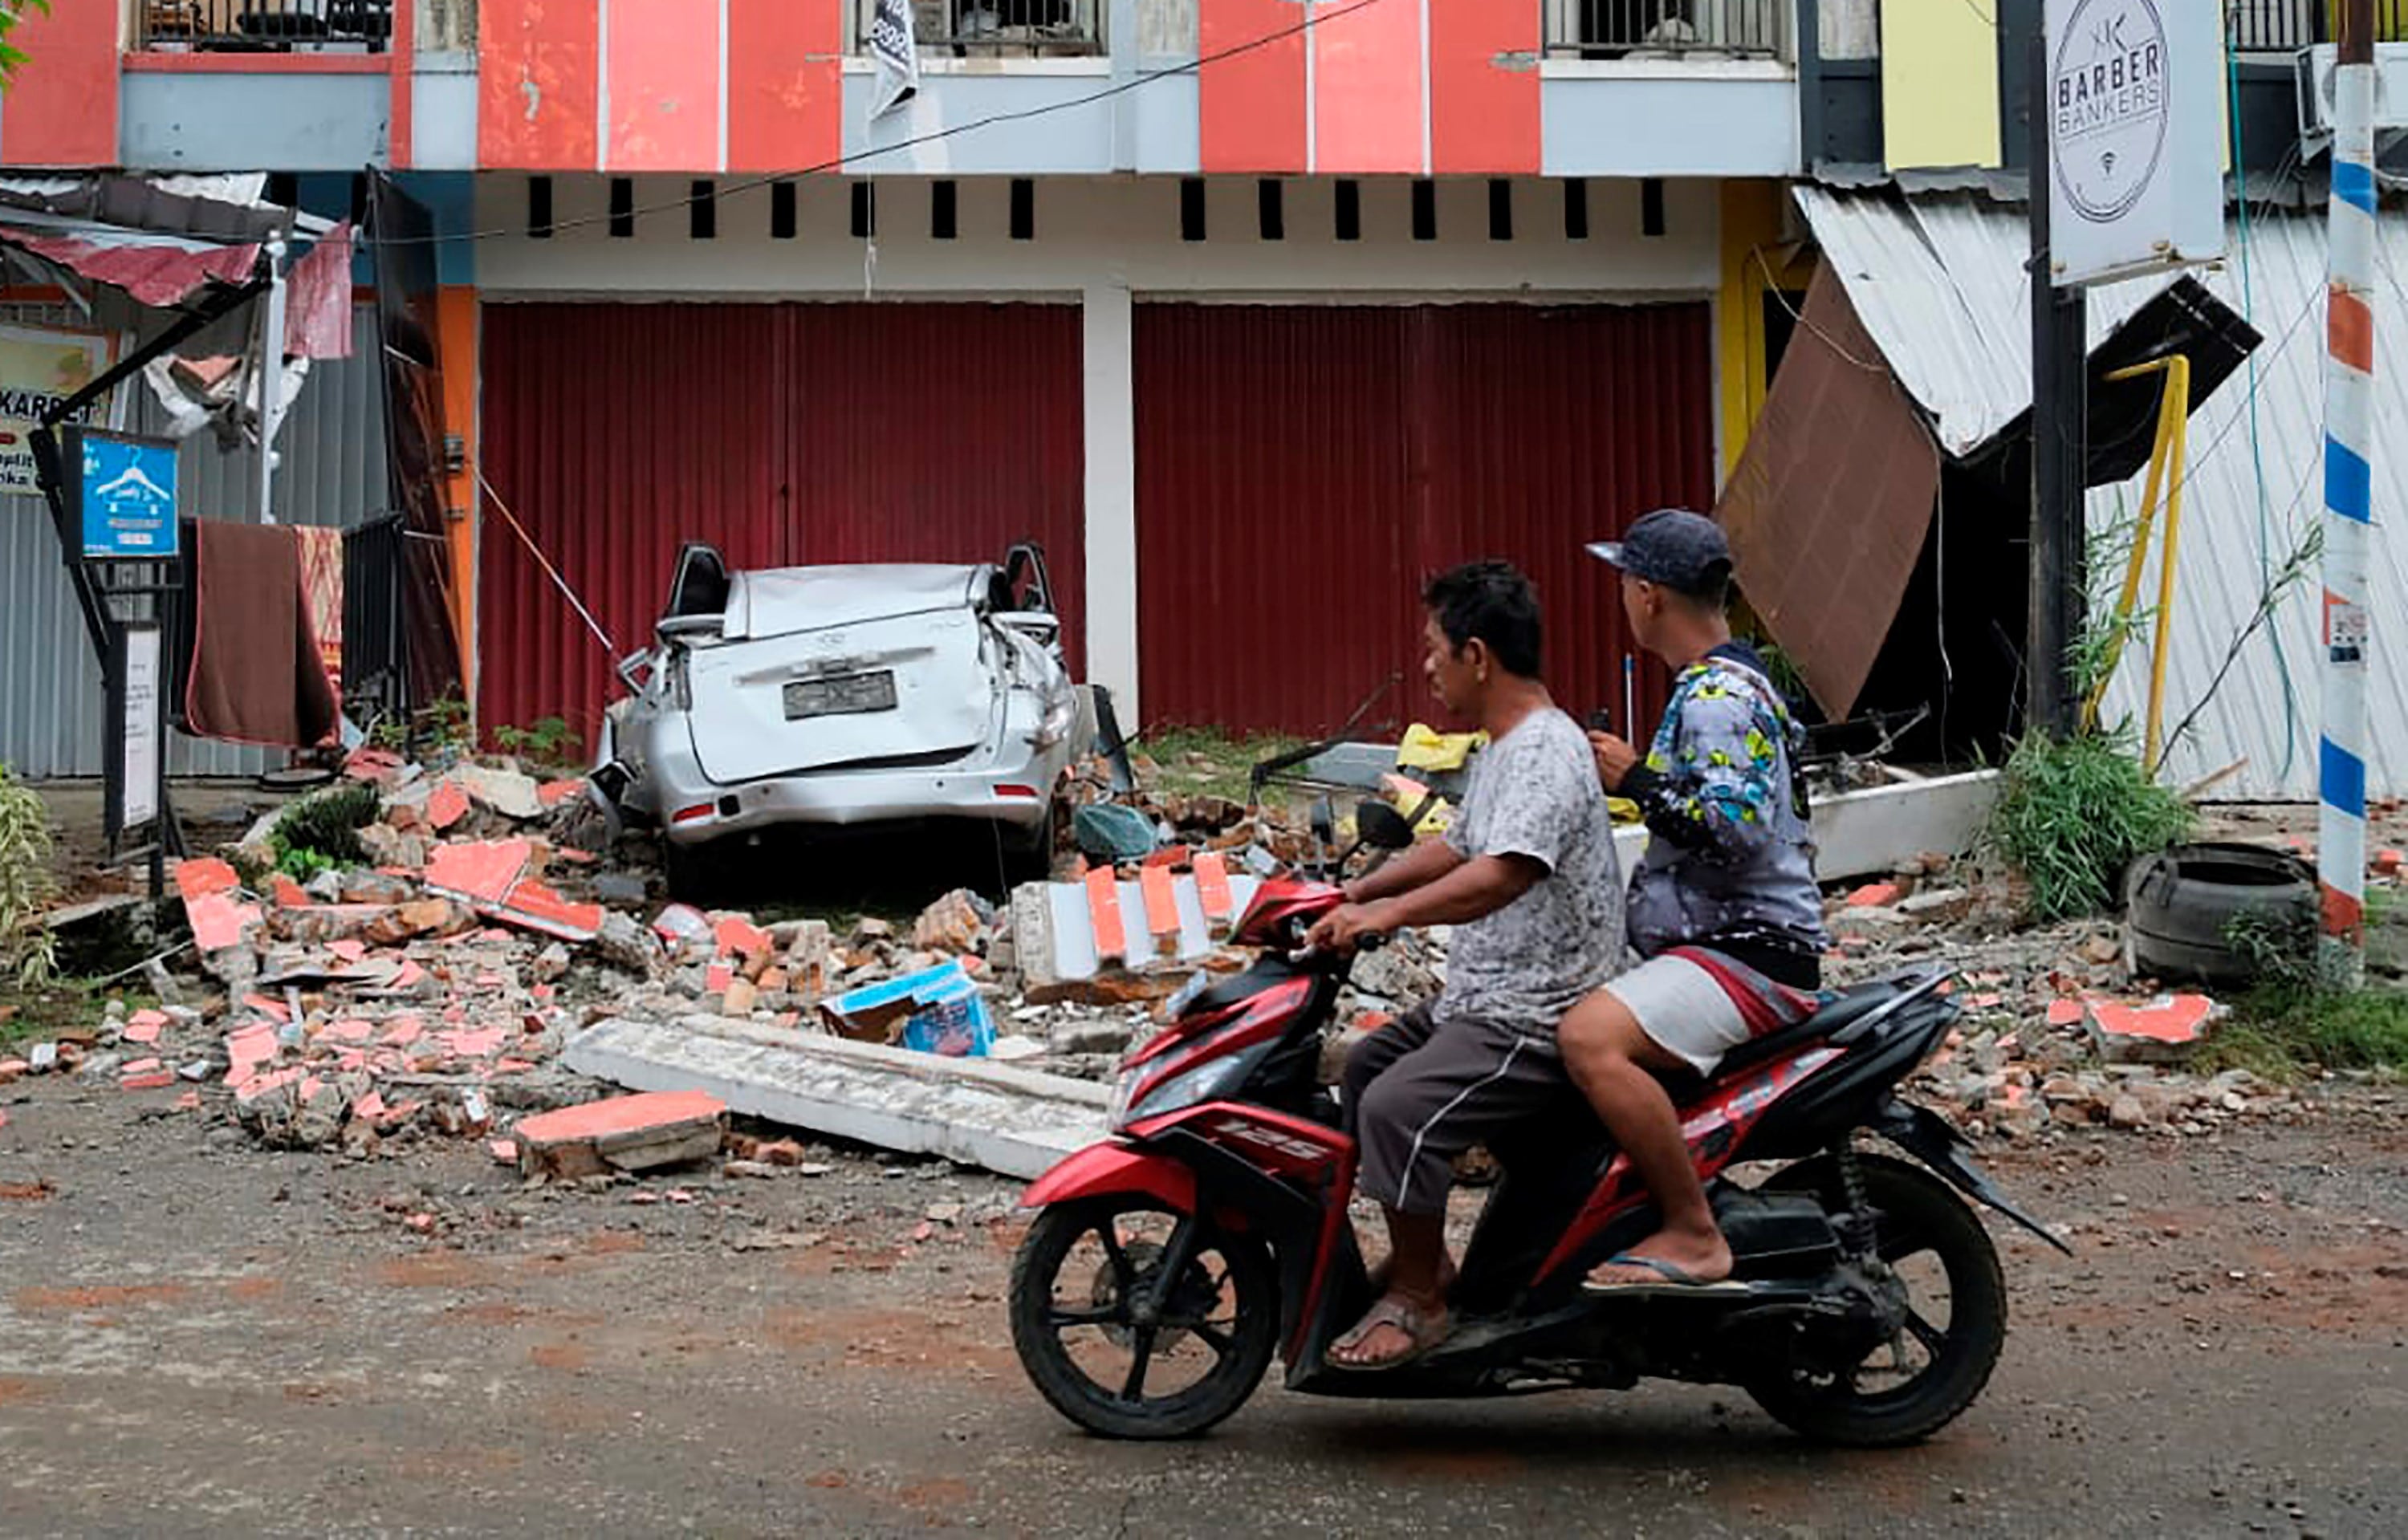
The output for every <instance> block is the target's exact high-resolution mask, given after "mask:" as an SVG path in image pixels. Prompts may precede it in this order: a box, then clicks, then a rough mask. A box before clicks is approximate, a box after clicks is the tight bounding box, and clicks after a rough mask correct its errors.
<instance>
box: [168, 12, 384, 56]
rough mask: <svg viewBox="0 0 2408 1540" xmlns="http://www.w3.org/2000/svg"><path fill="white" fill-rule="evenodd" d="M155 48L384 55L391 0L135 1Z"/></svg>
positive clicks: (181, 50)
mask: <svg viewBox="0 0 2408 1540" xmlns="http://www.w3.org/2000/svg"><path fill="white" fill-rule="evenodd" d="M134 25H135V33H136V47H138V48H141V49H144V50H149V51H151V52H163V51H167V52H194V53H294V52H301V53H382V52H383V51H384V50H386V48H387V47H389V46H390V45H391V42H392V39H393V0H135V7H134Z"/></svg>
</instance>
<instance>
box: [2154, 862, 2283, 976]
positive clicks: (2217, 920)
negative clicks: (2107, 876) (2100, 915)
mask: <svg viewBox="0 0 2408 1540" xmlns="http://www.w3.org/2000/svg"><path fill="white" fill-rule="evenodd" d="M2239 874H2246V875H2247V878H2248V880H2243V881H2236V880H2232V878H2233V877H2235V876H2236V875H2239ZM2124 901H2125V920H2124V926H2125V932H2124V934H2125V962H2126V963H2127V964H2128V966H2129V967H2130V968H2131V969H2132V971H2133V972H2135V973H2139V974H2146V975H2151V976H2154V977H2158V978H2167V979H2196V980H2200V981H2202V982H2205V983H2209V984H2243V983H2247V982H2249V981H2250V980H2252V979H2253V978H2254V977H2256V976H2257V957H2256V956H2254V955H2253V954H2252V953H2251V951H2250V950H2249V949H2247V948H2236V947H2235V946H2234V945H2233V935H2234V928H2235V926H2236V925H2250V924H2254V925H2257V926H2258V927H2261V928H2262V929H2263V930H2264V931H2265V932H2266V933H2267V934H2268V937H2269V939H2272V938H2273V937H2274V936H2275V935H2278V934H2281V933H2283V932H2284V931H2286V930H2289V931H2291V932H2292V933H2294V934H2298V935H2300V936H2301V937H2305V936H2309V935H2312V934H2314V932H2315V923H2316V914H2317V893H2316V875H2315V868H2313V867H2311V866H2309V865H2308V864H2307V863H2305V862H2303V861H2301V860H2300V859H2299V858H2298V857H2296V856H2293V855H2289V854H2287V853H2286V852H2284V851H2281V850H2271V849H2267V848H2263V847H2261V846H2254V845H2218V844H2210V845H2178V846H2176V847H2174V848H2172V849H2171V850H2165V851H2162V852H2160V853H2158V854H2157V855H2154V856H2144V857H2143V858H2142V859H2141V860H2139V861H2136V862H2134V863H2132V867H2131V870H2130V871H2129V872H2128V873H2127V874H2126V875H2125V879H2124Z"/></svg>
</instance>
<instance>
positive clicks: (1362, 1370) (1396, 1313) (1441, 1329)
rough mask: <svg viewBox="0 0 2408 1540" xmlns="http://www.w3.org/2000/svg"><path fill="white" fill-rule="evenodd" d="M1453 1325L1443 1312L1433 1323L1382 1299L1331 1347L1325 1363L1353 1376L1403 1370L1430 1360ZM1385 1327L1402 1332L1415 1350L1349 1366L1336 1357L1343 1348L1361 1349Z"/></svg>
mask: <svg viewBox="0 0 2408 1540" xmlns="http://www.w3.org/2000/svg"><path fill="white" fill-rule="evenodd" d="M1453 1325H1454V1323H1453V1322H1452V1321H1451V1320H1449V1319H1447V1316H1446V1314H1445V1313H1444V1312H1443V1311H1441V1313H1440V1314H1439V1315H1438V1317H1437V1318H1436V1319H1432V1318H1430V1317H1427V1316H1424V1315H1422V1314H1421V1313H1420V1312H1419V1311H1417V1310H1415V1309H1414V1308H1413V1307H1412V1305H1407V1304H1405V1303H1404V1302H1403V1301H1402V1300H1394V1299H1383V1300H1382V1301H1381V1302H1380V1303H1379V1304H1377V1305H1373V1306H1371V1308H1370V1311H1369V1314H1367V1315H1365V1316H1364V1318H1363V1319H1361V1320H1359V1321H1357V1322H1355V1328H1354V1330H1353V1331H1350V1332H1348V1333H1346V1334H1345V1335H1344V1336H1341V1337H1340V1338H1339V1339H1338V1340H1337V1341H1336V1342H1333V1343H1331V1344H1330V1345H1329V1347H1330V1351H1329V1353H1327V1354H1326V1355H1324V1361H1325V1362H1327V1363H1328V1365H1329V1366H1330V1367H1331V1368H1333V1369H1343V1370H1345V1371H1347V1372H1348V1373H1350V1374H1375V1373H1378V1372H1380V1371H1382V1370H1386V1369H1401V1368H1403V1367H1405V1365H1407V1364H1409V1363H1412V1362H1416V1361H1417V1360H1420V1359H1422V1358H1425V1357H1426V1356H1428V1354H1429V1353H1431V1352H1432V1351H1433V1350H1435V1349H1436V1348H1437V1347H1440V1346H1441V1344H1443V1343H1444V1342H1445V1341H1446V1338H1447V1333H1448V1332H1449V1331H1450V1330H1451V1329H1452V1327H1453ZM1383 1326H1392V1327H1394V1328H1396V1329H1397V1330H1398V1331H1399V1332H1402V1333H1404V1334H1405V1339H1406V1340H1407V1341H1409V1342H1411V1343H1412V1347H1410V1348H1408V1349H1406V1350H1405V1351H1404V1352H1401V1353H1398V1354H1394V1355H1392V1356H1390V1357H1388V1358H1383V1359H1380V1360H1378V1361H1377V1362H1370V1363H1355V1362H1348V1361H1347V1360H1345V1359H1342V1358H1339V1357H1337V1356H1336V1355H1337V1353H1338V1351H1339V1350H1340V1349H1341V1348H1349V1347H1360V1346H1362V1343H1363V1340H1364V1339H1365V1338H1366V1337H1369V1335H1370V1334H1371V1333H1374V1332H1376V1331H1378V1330H1379V1329H1380V1328H1381V1327H1383Z"/></svg>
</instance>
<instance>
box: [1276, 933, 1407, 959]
mask: <svg viewBox="0 0 2408 1540" xmlns="http://www.w3.org/2000/svg"><path fill="white" fill-rule="evenodd" d="M1387 944H1388V933H1387V932H1385V931H1365V932H1363V933H1361V934H1358V935H1356V936H1355V953H1357V954H1360V953H1363V952H1376V951H1378V950H1379V949H1380V948H1383V947H1384V946H1386V945H1387ZM1328 955H1329V953H1328V952H1327V950H1326V949H1325V948H1320V947H1312V946H1305V947H1298V948H1297V949H1296V950H1295V951H1293V952H1290V953H1289V954H1288V958H1289V960H1290V961H1291V962H1312V961H1314V960H1315V959H1317V958H1322V957H1326V956H1328Z"/></svg>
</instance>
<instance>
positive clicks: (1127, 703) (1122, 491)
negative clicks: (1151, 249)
mask: <svg viewBox="0 0 2408 1540" xmlns="http://www.w3.org/2000/svg"><path fill="white" fill-rule="evenodd" d="M1084 298H1085V304H1084V317H1085V339H1086V345H1085V353H1086V368H1085V401H1086V459H1087V551H1086V557H1087V678H1088V680H1089V681H1090V682H1092V683H1095V684H1099V685H1102V686H1104V687H1105V688H1106V689H1108V690H1110V691H1111V692H1112V709H1113V712H1114V714H1115V715H1116V716H1117V717H1118V718H1119V719H1120V724H1121V729H1122V731H1124V732H1135V731H1136V730H1137V727H1138V724H1139V723H1140V722H1141V721H1142V720H1144V719H1143V717H1141V716H1140V714H1139V704H1138V694H1137V678H1138V666H1137V403H1136V396H1135V392H1134V389H1133V384H1132V379H1131V375H1130V351H1129V348H1130V321H1131V307H1130V304H1129V292H1128V285H1127V284H1125V283H1123V282H1121V281H1119V280H1117V279H1114V278H1101V279H1098V280H1097V281H1094V282H1091V283H1089V284H1088V285H1087V287H1086V291H1085V296H1084Z"/></svg>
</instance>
